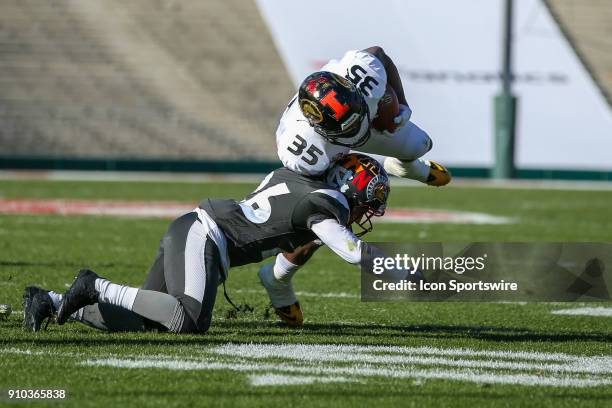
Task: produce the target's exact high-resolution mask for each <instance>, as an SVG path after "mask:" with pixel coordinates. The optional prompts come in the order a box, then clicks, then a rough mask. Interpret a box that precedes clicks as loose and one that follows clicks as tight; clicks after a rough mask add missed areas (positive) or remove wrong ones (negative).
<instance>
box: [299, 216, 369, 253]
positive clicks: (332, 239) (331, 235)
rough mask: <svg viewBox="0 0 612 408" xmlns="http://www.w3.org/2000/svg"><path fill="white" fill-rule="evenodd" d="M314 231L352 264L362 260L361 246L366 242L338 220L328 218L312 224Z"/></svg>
mask: <svg viewBox="0 0 612 408" xmlns="http://www.w3.org/2000/svg"><path fill="white" fill-rule="evenodd" d="M311 229H312V232H314V233H315V234H316V235H317V237H319V239H320V240H321V241H323V243H324V244H325V245H327V246H328V247H330V248H331V250H332V251H334V252H335V253H336V254H337V255H338V256H339V257H341V258H342V259H344V260H345V261H346V262H348V263H351V264H359V263H360V262H361V248H362V246H363V245H365V243H364V242H363V241H362V240H360V239H359V238H357V237H356V236H355V234H353V233H352V232H351V230H349V229H348V228H347V227H345V226H343V225H340V224H339V223H338V221H337V220H335V219H333V218H328V219H325V220H322V221H319V222H317V223H315V224H312V226H311Z"/></svg>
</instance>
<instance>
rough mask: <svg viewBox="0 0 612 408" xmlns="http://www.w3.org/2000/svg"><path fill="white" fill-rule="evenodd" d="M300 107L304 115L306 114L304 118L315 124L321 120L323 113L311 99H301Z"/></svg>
mask: <svg viewBox="0 0 612 408" xmlns="http://www.w3.org/2000/svg"><path fill="white" fill-rule="evenodd" d="M301 108H302V112H303V114H304V116H306V118H307V119H308V120H310V121H311V122H312V123H315V124H316V123H321V122H323V114H322V113H321V111H320V110H319V108H318V107H317V105H315V104H314V103H313V102H312V101H309V100H307V99H306V100H303V101H302V106H301Z"/></svg>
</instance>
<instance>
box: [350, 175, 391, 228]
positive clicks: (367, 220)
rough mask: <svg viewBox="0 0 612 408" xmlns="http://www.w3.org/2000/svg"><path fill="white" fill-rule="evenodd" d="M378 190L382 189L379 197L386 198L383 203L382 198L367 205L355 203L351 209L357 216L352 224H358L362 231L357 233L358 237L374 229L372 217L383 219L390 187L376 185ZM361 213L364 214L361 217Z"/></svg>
mask: <svg viewBox="0 0 612 408" xmlns="http://www.w3.org/2000/svg"><path fill="white" fill-rule="evenodd" d="M376 188H379V189H381V191H380V192H379V193H378V195H379V196H381V197H384V198H382V201H381V199H380V198H375V199H373V200H370V201H368V202H365V203H355V204H354V205H353V206H352V207H351V214H352V215H354V216H355V219H353V220H352V222H351V224H356V225H357V226H359V228H360V229H361V231H359V232H356V233H355V235H356V236H357V237H362V236H364V235H365V234H367V233H368V232H371V231H372V230H373V229H374V225H373V224H372V217H382V216H383V215H384V214H385V209H386V208H387V202H386V201H387V197H388V195H389V187H388V185H385V184H384V183H378V184H376V185H375V187H374V189H376ZM359 213H362V214H361V215H359Z"/></svg>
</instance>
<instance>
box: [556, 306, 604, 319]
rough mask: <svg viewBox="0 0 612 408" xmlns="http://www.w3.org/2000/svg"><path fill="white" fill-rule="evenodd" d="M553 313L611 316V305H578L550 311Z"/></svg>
mask: <svg viewBox="0 0 612 408" xmlns="http://www.w3.org/2000/svg"><path fill="white" fill-rule="evenodd" d="M550 313H552V314H554V315H567V316H598V317H612V307H578V308H573V309H559V310H553V311H552V312H550Z"/></svg>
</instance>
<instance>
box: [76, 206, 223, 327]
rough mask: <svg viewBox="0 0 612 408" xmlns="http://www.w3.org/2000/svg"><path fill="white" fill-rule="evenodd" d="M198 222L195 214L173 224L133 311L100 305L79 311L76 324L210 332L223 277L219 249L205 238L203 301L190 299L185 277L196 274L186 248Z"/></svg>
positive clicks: (162, 242) (138, 295) (139, 293)
mask: <svg viewBox="0 0 612 408" xmlns="http://www.w3.org/2000/svg"><path fill="white" fill-rule="evenodd" d="M199 222H200V221H199V219H198V216H197V213H195V212H192V213H188V214H185V215H183V216H182V217H179V218H177V219H176V220H174V221H173V222H172V223H171V224H170V226H169V227H168V230H167V231H166V233H165V234H164V237H163V238H162V240H161V242H160V246H159V250H158V252H157V256H156V258H155V261H154V262H153V265H152V266H151V268H150V270H149V274H148V276H147V280H146V282H145V284H144V285H143V287H142V289H140V290H139V291H138V294H137V295H136V299H135V301H134V306H133V308H132V311H129V310H127V309H123V308H121V307H118V306H114V305H110V304H104V303H96V304H94V305H91V306H86V307H84V308H82V309H81V310H79V312H77V313H78V317H77V320H79V321H81V322H83V323H86V324H88V325H90V326H93V327H95V328H98V329H101V330H108V331H149V330H160V331H172V332H177V333H204V332H206V331H207V330H208V328H209V327H210V323H211V320H212V312H213V307H214V304H215V299H216V297H217V287H218V285H219V283H220V282H221V279H222V276H224V275H223V269H222V265H221V256H220V254H219V249H218V248H217V245H216V244H215V243H214V241H213V240H212V239H208V237H206V238H205V239H204V244H203V245H204V246H203V250H204V254H203V255H204V268H203V269H204V271H199V273H202V272H203V273H204V276H203V277H202V278H203V280H204V282H203V283H204V288H205V289H204V293H203V298H202V299H194V298H193V297H191V296H189V295H186V294H185V282H186V273H193V272H191V270H192V269H193V268H185V248H186V246H187V239H188V235H189V231H190V229H191V227H192V226H193V225H194V223H199ZM189 239H193V238H189ZM188 262H189V259H188Z"/></svg>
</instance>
